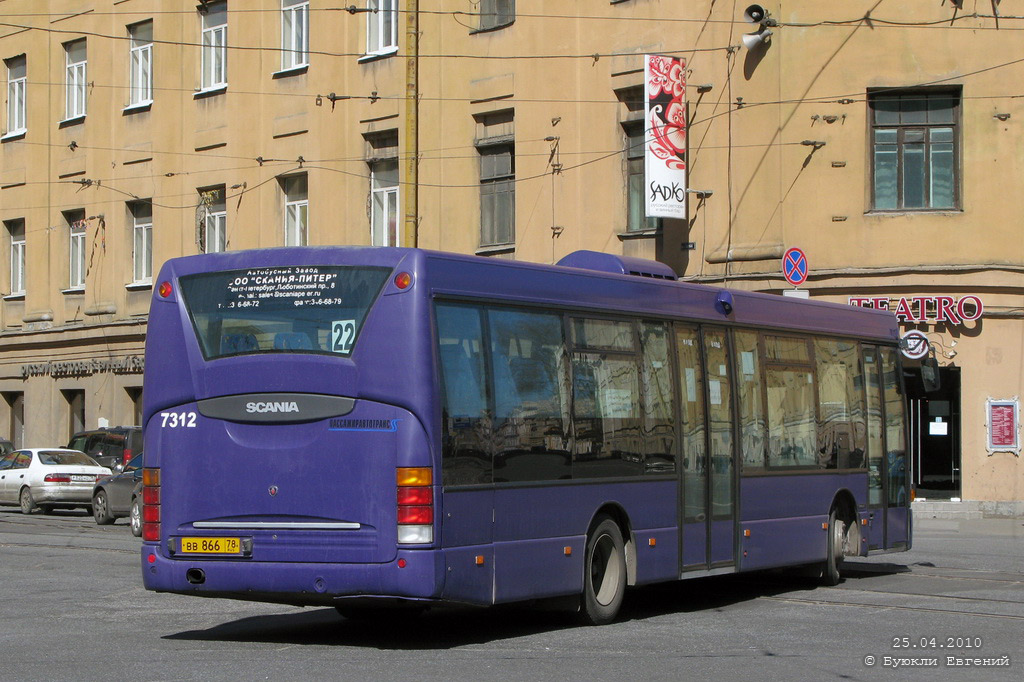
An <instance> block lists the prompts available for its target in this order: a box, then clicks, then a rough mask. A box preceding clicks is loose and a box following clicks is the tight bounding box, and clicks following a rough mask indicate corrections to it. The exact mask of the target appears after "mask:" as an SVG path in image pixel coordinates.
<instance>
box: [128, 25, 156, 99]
mask: <svg viewBox="0 0 1024 682" xmlns="http://www.w3.org/2000/svg"><path fill="white" fill-rule="evenodd" d="M145 28H148V32H149V37H148V38H146V37H139V36H138V31H139V30H140V29H145ZM128 44H129V49H128V107H127V108H132V107H143V106H146V105H148V104H152V103H153V20H152V19H149V20H147V21H140V22H138V23H136V24H131V25H130V26H128Z"/></svg>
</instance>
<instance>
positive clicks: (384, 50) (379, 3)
mask: <svg viewBox="0 0 1024 682" xmlns="http://www.w3.org/2000/svg"><path fill="white" fill-rule="evenodd" d="M366 10H367V11H366V56H367V57H377V56H382V55H388V54H393V53H395V52H398V0H366ZM389 22H390V27H389Z"/></svg>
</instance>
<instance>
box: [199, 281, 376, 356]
mask: <svg viewBox="0 0 1024 682" xmlns="http://www.w3.org/2000/svg"><path fill="white" fill-rule="evenodd" d="M389 273H390V270H388V269H387V268H360V267H342V266H336V265H302V266H280V267H266V268H248V269H245V270H230V271H225V272H214V273H207V274H201V275H189V276H186V277H182V278H181V280H180V282H179V286H180V290H181V296H182V299H183V300H184V302H185V308H186V309H187V310H188V314H189V317H190V318H191V320H192V326H193V327H194V328H195V332H196V337H197V338H198V340H199V346H200V348H202V351H203V357H205V358H206V359H207V360H211V359H214V358H220V357H226V356H230V355H244V354H250V353H328V354H335V355H346V356H347V355H349V354H351V352H352V348H353V346H354V345H355V340H356V337H357V336H358V335H359V330H360V328H361V326H362V324H363V320H364V319H365V318H366V312H367V310H369V308H370V306H371V305H372V304H373V301H374V300H375V299H376V298H377V294H378V293H379V292H380V290H381V288H382V287H383V286H384V282H385V281H386V280H387V277H388V274H389Z"/></svg>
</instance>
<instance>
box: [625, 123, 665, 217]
mask: <svg viewBox="0 0 1024 682" xmlns="http://www.w3.org/2000/svg"><path fill="white" fill-rule="evenodd" d="M623 129H624V131H625V134H626V205H627V207H626V231H627V232H650V231H655V230H660V229H661V218H648V217H647V216H646V215H645V213H646V210H647V208H646V202H645V201H644V197H645V194H644V124H643V122H636V123H630V124H628V125H624V126H623Z"/></svg>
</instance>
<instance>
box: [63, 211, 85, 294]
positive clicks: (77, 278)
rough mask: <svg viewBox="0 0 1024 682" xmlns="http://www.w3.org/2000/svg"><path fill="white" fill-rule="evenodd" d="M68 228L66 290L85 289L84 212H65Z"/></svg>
mask: <svg viewBox="0 0 1024 682" xmlns="http://www.w3.org/2000/svg"><path fill="white" fill-rule="evenodd" d="M64 220H65V222H66V223H67V226H68V235H69V242H68V253H69V255H70V258H69V264H68V289H75V290H77V289H84V288H85V210H83V209H79V210H77V211H65V212H64Z"/></svg>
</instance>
